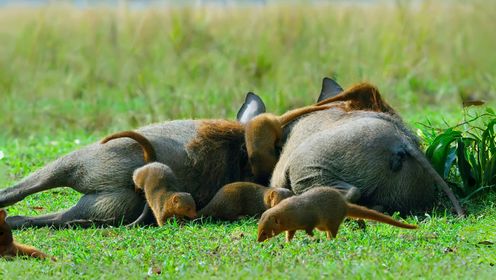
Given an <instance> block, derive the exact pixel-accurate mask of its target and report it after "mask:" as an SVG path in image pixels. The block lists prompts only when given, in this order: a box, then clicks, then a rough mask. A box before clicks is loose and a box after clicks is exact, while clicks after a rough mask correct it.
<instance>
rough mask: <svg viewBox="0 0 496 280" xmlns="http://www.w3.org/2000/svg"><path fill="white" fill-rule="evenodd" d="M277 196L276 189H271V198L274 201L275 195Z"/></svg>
mask: <svg viewBox="0 0 496 280" xmlns="http://www.w3.org/2000/svg"><path fill="white" fill-rule="evenodd" d="M275 196H276V191H274V190H270V191H269V200H270V201H272V200H274V197H275Z"/></svg>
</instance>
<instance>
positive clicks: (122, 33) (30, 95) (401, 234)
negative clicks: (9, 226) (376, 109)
mask: <svg viewBox="0 0 496 280" xmlns="http://www.w3.org/2000/svg"><path fill="white" fill-rule="evenodd" d="M407 3H408V2H404V1H397V2H395V4H387V5H386V4H377V5H371V6H369V5H343V4H335V5H315V6H288V5H282V4H279V5H269V6H268V7H258V6H257V7H248V8H229V9H227V10H226V9H222V8H214V7H212V8H205V9H188V8H182V9H173V10H167V11H166V10H160V9H144V10H141V9H139V10H128V9H125V8H123V7H121V6H119V7H117V8H105V7H95V8H89V9H74V8H71V7H70V6H49V7H37V8H20V7H10V8H2V9H0V42H1V44H0V100H1V102H0V110H1V114H0V128H1V130H2V131H1V133H0V152H1V153H0V188H5V187H8V186H11V185H12V184H13V183H14V182H16V181H18V180H20V179H21V178H23V177H24V176H26V175H27V174H29V173H30V172H32V171H34V170H36V169H37V168H39V167H41V166H43V165H44V164H46V163H48V162H49V161H51V160H53V159H55V158H57V157H59V156H61V155H63V154H65V153H68V152H70V151H72V150H75V149H78V148H80V147H82V146H84V145H86V144H89V143H91V142H94V141H97V140H99V139H101V138H102V137H103V136H104V135H106V134H107V133H110V132H115V131H117V130H122V129H130V128H135V127H138V126H141V125H145V124H148V123H151V122H157V121H164V120H168V119H175V118H211V117H217V118H230V119H232V118H234V116H235V113H236V111H237V110H238V108H239V105H240V104H241V102H242V100H243V98H244V94H245V93H246V92H247V91H248V90H253V91H255V92H257V93H259V94H260V95H261V96H262V98H263V99H264V101H265V102H266V103H267V108H268V110H269V111H271V112H276V113H280V112H283V111H285V110H287V109H290V108H295V107H297V106H301V105H307V104H310V103H312V102H314V101H315V99H316V98H317V96H318V93H319V91H320V81H321V78H322V77H323V76H325V75H327V76H334V77H337V79H338V81H339V82H340V83H341V84H342V85H343V86H345V87H346V86H349V85H351V84H353V83H355V82H358V81H362V80H368V81H371V82H372V83H374V84H376V85H377V86H378V87H379V88H380V89H381V91H382V92H383V94H384V96H385V98H386V99H387V100H388V101H389V102H390V104H391V105H392V106H393V107H394V108H396V109H397V110H398V111H399V112H400V114H401V115H402V116H403V117H404V118H405V120H406V122H407V123H408V124H409V125H410V126H411V127H412V129H414V130H417V129H418V128H422V126H421V125H419V124H418V122H423V123H425V122H427V120H429V121H431V122H432V123H433V124H434V125H435V126H439V127H446V124H445V122H446V123H447V124H448V125H454V124H456V123H459V122H461V121H463V111H462V109H461V106H460V104H461V100H462V99H470V98H475V99H485V100H487V101H488V103H489V106H492V107H493V108H494V107H495V105H496V104H495V100H494V96H495V95H496V68H495V67H494V65H496V56H495V55H494V50H495V49H496V39H495V38H494V36H492V34H493V29H494V20H493V19H494V18H496V5H495V4H494V3H489V1H470V2H468V3H466V2H461V1H447V2H442V3H437V2H434V1H426V2H425V3H423V4H417V5H412V6H410V5H408V4H407ZM475 110H477V109H475ZM2 154H3V156H2ZM78 198H79V194H78V193H76V192H74V191H72V190H67V189H55V190H51V191H47V192H43V193H39V194H35V195H31V196H29V197H28V198H26V199H25V200H23V201H21V202H19V203H17V204H16V205H13V206H11V207H8V208H7V210H8V213H9V215H16V214H22V215H39V214H43V213H48V212H52V211H56V210H58V209H62V208H67V207H70V206H72V205H73V204H74V203H75V202H76V201H77V200H78ZM495 202H496V193H494V192H492V193H491V192H488V193H484V194H481V195H479V196H476V197H473V198H471V199H470V200H469V201H465V202H464V207H466V209H467V210H468V213H469V215H468V217H467V218H466V219H459V218H456V217H455V216H453V215H452V214H450V213H446V212H447V211H445V210H444V208H443V207H441V206H440V207H437V208H436V209H435V210H434V211H433V212H431V213H426V214H425V215H419V216H409V217H407V218H406V222H409V223H415V224H418V225H419V229H418V230H415V231H409V230H403V229H398V228H393V227H391V226H388V225H383V224H377V223H372V222H369V223H368V228H367V230H366V231H362V230H360V229H357V228H356V226H355V224H354V223H345V224H343V226H342V228H341V230H340V233H339V235H338V238H337V239H335V240H333V241H330V242H329V241H327V240H326V239H325V235H324V234H323V233H319V234H317V238H316V239H310V238H308V237H307V236H306V235H305V234H303V233H301V232H300V233H297V235H296V237H295V239H294V241H293V242H292V243H289V244H286V243H285V242H284V238H283V236H279V237H277V238H274V239H271V240H269V241H267V242H264V243H261V244H259V243H257V242H256V223H257V221H256V220H255V219H244V220H240V221H238V222H236V223H214V222H211V221H193V222H188V223H185V224H177V223H175V222H171V223H170V224H167V225H165V226H164V227H160V228H134V229H127V228H124V227H119V228H106V229H98V228H91V229H77V228H75V229H69V230H52V229H48V228H43V229H26V230H17V231H14V235H15V238H16V239H17V240H18V241H19V242H21V243H27V244H30V245H34V246H36V247H38V248H39V249H41V250H42V251H45V252H47V253H48V254H50V255H53V256H56V257H57V259H58V261H57V262H50V261H37V260H21V259H19V260H14V261H5V260H0V278H2V279H15V278H21V279H23V278H24V279H44V278H57V279H71V278H87V279H95V278H105V279H107V278H124V279H126V278H129V279H143V278H147V277H148V276H150V277H155V276H157V277H161V278H174V279H177V278H179V277H194V278H200V277H208V278H226V277H228V278H292V279H294V278H330V277H337V278H374V279H378V278H380V279H382V278H388V279H389V278H391V279H398V278H399V277H406V278H427V279H433V278H434V279H435V278H447V279H453V278H460V279H474V278H477V279H492V278H493V277H494V275H496V268H495V267H494V265H495V264H496V250H495V245H494V243H496V231H495V225H496V203H495ZM440 205H441V204H440Z"/></svg>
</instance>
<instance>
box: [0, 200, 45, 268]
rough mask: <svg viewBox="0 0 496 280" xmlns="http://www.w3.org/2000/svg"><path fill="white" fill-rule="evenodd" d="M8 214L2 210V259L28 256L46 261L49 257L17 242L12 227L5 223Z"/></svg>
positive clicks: (0, 236)
mask: <svg viewBox="0 0 496 280" xmlns="http://www.w3.org/2000/svg"><path fill="white" fill-rule="evenodd" d="M6 217H7V212H5V210H4V209H0V257H4V258H13V257H17V256H28V257H33V258H38V259H46V258H47V257H48V256H47V255H46V254H44V253H43V252H41V251H39V250H38V249H36V248H34V247H32V246H28V245H23V244H20V243H17V242H15V240H14V237H13V236H12V230H11V228H10V226H9V225H8V224H7V223H6V222H5V218H6Z"/></svg>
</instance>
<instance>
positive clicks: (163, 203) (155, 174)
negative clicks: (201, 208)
mask: <svg viewBox="0 0 496 280" xmlns="http://www.w3.org/2000/svg"><path fill="white" fill-rule="evenodd" d="M133 181H134V183H135V184H136V187H137V188H138V189H140V190H143V191H144V193H145V197H146V200H147V202H148V205H150V208H151V210H152V212H153V214H154V216H155V218H156V220H157V224H158V225H159V226H162V225H163V224H164V222H165V221H166V220H167V219H169V218H172V217H177V218H184V217H188V218H190V219H194V218H196V204H195V201H194V199H193V197H192V196H191V194H189V193H186V192H178V191H176V190H177V189H178V185H177V179H176V178H175V175H174V173H173V172H172V170H170V168H169V167H167V166H166V165H164V164H162V163H158V162H156V163H150V164H148V165H145V166H144V167H141V168H138V169H136V171H134V173H133Z"/></svg>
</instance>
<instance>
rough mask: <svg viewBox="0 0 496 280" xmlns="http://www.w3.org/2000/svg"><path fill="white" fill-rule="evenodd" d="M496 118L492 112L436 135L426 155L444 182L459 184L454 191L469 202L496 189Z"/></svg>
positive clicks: (486, 112)
mask: <svg viewBox="0 0 496 280" xmlns="http://www.w3.org/2000/svg"><path fill="white" fill-rule="evenodd" d="M495 127H496V114H495V112H494V111H493V110H492V109H491V108H487V109H486V111H485V113H483V114H480V115H476V116H475V117H473V118H471V119H470V120H468V121H465V122H463V123H462V124H459V125H456V126H454V127H450V128H448V129H446V130H444V131H443V132H441V133H440V134H437V135H436V137H435V138H434V140H433V141H432V143H431V144H430V145H429V146H428V148H427V151H426V155H427V158H428V159H429V160H430V161H431V163H432V165H433V167H434V168H435V169H436V170H437V172H438V173H439V174H441V175H442V176H443V178H445V179H449V178H450V177H451V178H453V177H454V178H455V179H457V180H458V184H456V185H457V187H456V188H455V191H456V192H457V194H458V195H460V196H461V197H464V198H465V199H469V198H470V197H472V196H473V195H474V194H476V193H478V192H480V191H482V190H487V189H496V133H495Z"/></svg>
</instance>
